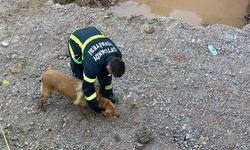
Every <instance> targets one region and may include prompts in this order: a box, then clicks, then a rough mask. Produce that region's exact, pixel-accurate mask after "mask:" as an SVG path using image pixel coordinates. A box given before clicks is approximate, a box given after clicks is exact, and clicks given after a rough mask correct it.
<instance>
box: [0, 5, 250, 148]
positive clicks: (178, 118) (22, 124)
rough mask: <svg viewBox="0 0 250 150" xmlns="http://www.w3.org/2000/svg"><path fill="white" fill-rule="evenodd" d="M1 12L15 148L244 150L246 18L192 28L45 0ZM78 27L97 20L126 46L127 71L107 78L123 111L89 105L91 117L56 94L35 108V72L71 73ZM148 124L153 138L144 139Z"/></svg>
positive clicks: (7, 119)
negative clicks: (113, 114) (112, 113)
mask: <svg viewBox="0 0 250 150" xmlns="http://www.w3.org/2000/svg"><path fill="white" fill-rule="evenodd" d="M0 18H1V22H0V33H1V34H0V42H3V41H8V42H9V45H8V46H7V47H4V46H0V58H1V59H0V62H1V63H0V80H1V81H5V80H7V81H9V84H8V86H0V93H1V94H0V110H1V111H0V123H1V125H2V126H3V127H4V131H5V134H6V136H7V138H8V139H9V145H10V147H11V149H13V150H15V149H17V150H20V149H30V150H34V149H60V150H61V149H72V150H78V149H91V150H94V149H119V150H131V149H136V148H137V149H146V150H151V149H154V150H165V149H171V150H172V149H185V150H193V149H235V150H248V149H250V126H249V125H250V119H249V118H250V116H249V114H250V107H249V106H250V101H249V97H250V84H249V81H250V59H249V58H250V56H249V54H250V39H249V36H250V25H247V26H245V27H243V28H242V29H237V28H233V27H230V26H226V25H209V26H208V27H202V26H200V27H194V26H190V25H187V24H186V23H183V22H180V21H178V20H175V19H173V18H169V17H159V18H146V17H143V16H129V17H120V16H117V15H116V14H114V13H112V12H111V10H110V9H107V8H106V9H99V8H88V7H79V6H78V5H76V4H68V5H60V4H53V2H51V1H49V2H47V1H46V0H43V1H38V0H37V1H29V0H17V1H12V0H8V1H7V0H3V2H1V4H0ZM84 26H97V27H99V28H101V29H102V30H103V31H104V32H105V33H106V35H108V36H109V37H110V38H111V39H112V40H113V41H114V42H115V43H116V44H117V45H118V47H119V48H120V50H121V51H122V53H123V58H124V61H125V63H126V67H127V68H126V73H125V75H124V76H123V77H122V78H119V79H114V80H113V84H114V88H115V93H116V94H118V95H119V98H120V103H119V104H118V105H116V106H117V110H118V112H119V114H120V116H121V117H120V118H119V119H111V118H110V119H104V118H102V117H101V116H99V115H97V114H95V113H94V112H92V111H91V110H90V113H91V115H92V116H93V117H94V121H93V122H91V123H88V122H87V121H86V120H83V119H82V118H81V117H80V114H79V112H78V111H77V109H76V108H75V107H74V105H73V104H71V103H70V102H69V101H67V98H65V97H62V96H61V95H59V94H57V93H55V94H54V95H53V96H52V97H51V98H50V99H49V101H48V103H47V104H46V110H47V111H46V112H45V113H42V112H40V111H39V109H38V105H39V99H38V98H39V86H40V83H39V76H40V74H41V73H42V71H43V70H44V69H45V68H46V67H47V66H48V64H52V65H53V66H54V68H56V69H59V70H61V71H63V72H65V73H66V74H71V73H70V69H69V64H68V63H69V58H68V54H67V39H68V36H69V34H70V33H71V32H72V31H74V30H75V29H76V28H80V27H84ZM208 45H212V46H213V47H214V48H216V50H217V53H218V54H217V55H212V54H211V53H210V51H209V50H208V49H207V46H208ZM20 63H21V64H22V66H21V67H19V68H18V71H16V72H15V74H12V73H11V69H12V68H13V67H15V66H16V64H20ZM145 128H147V129H148V130H149V131H150V132H151V133H152V136H153V138H154V139H153V140H152V141H150V142H149V143H147V144H145V145H142V144H140V143H138V141H137V137H136V134H137V132H138V131H140V130H142V129H145ZM0 137H1V139H2V136H0ZM0 145H1V146H0V149H6V146H5V143H4V141H3V140H1V141H0Z"/></svg>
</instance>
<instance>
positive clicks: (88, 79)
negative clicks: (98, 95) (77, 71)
mask: <svg viewBox="0 0 250 150" xmlns="http://www.w3.org/2000/svg"><path fill="white" fill-rule="evenodd" d="M83 79H84V80H85V81H87V82H88V83H94V82H95V80H96V78H94V79H91V78H89V77H87V76H86V75H85V74H84V75H83Z"/></svg>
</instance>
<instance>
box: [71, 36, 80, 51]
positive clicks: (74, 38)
mask: <svg viewBox="0 0 250 150" xmlns="http://www.w3.org/2000/svg"><path fill="white" fill-rule="evenodd" d="M69 38H70V39H71V40H73V41H74V42H75V43H76V44H78V45H79V47H80V48H81V49H82V46H83V44H82V42H81V41H80V40H79V39H78V38H77V37H76V36H75V35H74V34H71V35H70V37H69Z"/></svg>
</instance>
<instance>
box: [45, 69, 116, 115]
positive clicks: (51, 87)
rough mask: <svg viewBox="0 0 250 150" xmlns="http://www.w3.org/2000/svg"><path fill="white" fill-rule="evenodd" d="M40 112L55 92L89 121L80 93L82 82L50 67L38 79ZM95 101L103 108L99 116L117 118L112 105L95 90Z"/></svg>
mask: <svg viewBox="0 0 250 150" xmlns="http://www.w3.org/2000/svg"><path fill="white" fill-rule="evenodd" d="M40 80H41V87H40V110H41V111H43V112H44V111H45V108H44V103H45V101H46V100H47V99H48V98H49V97H50V96H51V94H52V93H53V92H54V91H56V92H59V93H60V94H62V95H64V96H66V97H68V98H69V99H70V101H71V102H72V103H73V104H75V105H76V107H77V108H78V110H79V111H80V112H81V114H82V115H83V117H85V118H86V119H87V120H89V119H90V118H89V115H88V113H87V112H86V110H85V107H86V106H87V103H86V101H85V99H84V95H83V92H82V81H81V80H79V79H77V78H75V77H73V76H68V75H65V74H64V73H62V72H60V71H58V70H55V69H53V68H52V66H51V65H49V67H48V68H47V69H46V70H45V71H44V72H43V73H42V76H41V78H40ZM96 93H97V100H98V101H99V107H101V108H104V109H105V111H103V112H102V113H101V114H102V115H103V116H104V117H119V114H117V112H116V109H115V106H114V104H113V103H112V102H111V101H110V100H109V99H107V98H105V97H102V96H101V95H100V94H99V89H98V88H96Z"/></svg>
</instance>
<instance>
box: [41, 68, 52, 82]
mask: <svg viewBox="0 0 250 150" xmlns="http://www.w3.org/2000/svg"><path fill="white" fill-rule="evenodd" d="M50 69H53V67H52V65H51V64H49V66H48V67H47V68H46V70H45V71H44V72H46V71H47V70H50ZM44 72H43V73H42V74H41V76H40V77H39V81H40V82H41V81H42V79H43V74H44Z"/></svg>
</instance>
